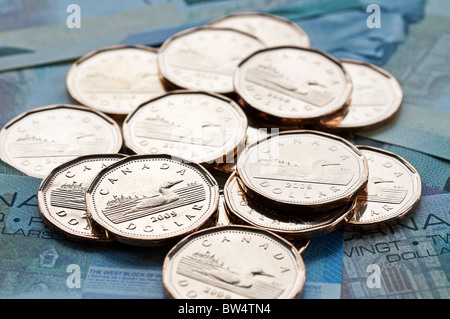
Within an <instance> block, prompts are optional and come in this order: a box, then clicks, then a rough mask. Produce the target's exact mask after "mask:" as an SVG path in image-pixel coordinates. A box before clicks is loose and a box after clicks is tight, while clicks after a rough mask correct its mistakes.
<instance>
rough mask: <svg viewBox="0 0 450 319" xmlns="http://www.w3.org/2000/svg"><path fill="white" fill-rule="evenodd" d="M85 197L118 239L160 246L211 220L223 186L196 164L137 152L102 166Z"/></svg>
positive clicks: (95, 216) (97, 219)
mask: <svg viewBox="0 0 450 319" xmlns="http://www.w3.org/2000/svg"><path fill="white" fill-rule="evenodd" d="M86 197H87V210H88V216H89V217H90V218H92V220H93V221H94V222H96V223H97V224H99V225H100V226H102V227H103V228H105V229H106V230H107V231H108V232H109V233H110V234H111V236H113V237H114V238H115V239H116V240H118V241H120V242H123V243H125V244H129V245H137V246H158V245H165V244H168V243H169V242H172V241H174V240H179V239H180V237H181V236H185V235H187V234H189V233H191V232H194V231H196V230H198V229H200V228H201V227H203V226H204V225H205V224H208V223H209V222H210V219H211V218H212V217H213V215H214V214H215V213H216V211H217V206H218V201H219V187H218V185H217V182H216V181H215V180H214V178H213V177H212V176H211V175H210V174H209V173H208V171H206V170H205V169H204V168H203V167H202V166H200V165H198V164H195V163H183V162H182V161H181V160H179V159H175V158H173V157H170V156H168V155H134V156H129V157H127V158H125V159H123V160H120V161H118V162H116V163H114V164H112V165H110V166H108V167H107V168H105V169H103V170H102V171H101V172H100V173H99V174H98V175H97V177H96V178H95V179H94V180H93V182H92V183H91V185H90V187H89V189H88V191H87V195H86ZM208 225H209V224H208Z"/></svg>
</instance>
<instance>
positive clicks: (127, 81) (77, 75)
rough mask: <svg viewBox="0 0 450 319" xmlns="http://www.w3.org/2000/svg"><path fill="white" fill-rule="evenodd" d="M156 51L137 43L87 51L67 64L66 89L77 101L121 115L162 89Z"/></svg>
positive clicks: (163, 90) (158, 93)
mask: <svg viewBox="0 0 450 319" xmlns="http://www.w3.org/2000/svg"><path fill="white" fill-rule="evenodd" d="M157 52H158V51H157V50H156V49H154V48H151V47H146V46H140V45H133V46H132V45H117V46H110V47H107V48H104V49H101V50H98V51H94V52H91V53H89V54H87V55H85V56H84V57H82V58H80V59H79V60H77V61H76V62H75V63H74V64H73V65H72V67H71V68H70V70H69V72H68V74H67V78H66V84H67V89H68V91H69V93H70V95H71V96H72V98H73V99H74V100H75V101H77V103H80V104H82V105H86V106H89V107H92V108H94V109H96V110H99V111H102V112H105V113H107V114H111V115H121V116H125V115H127V114H128V113H130V112H131V111H132V110H134V109H135V108H136V107H137V106H138V105H140V104H141V103H143V102H145V101H147V100H150V99H151V98H153V97H155V96H158V95H160V94H163V93H165V92H166V91H165V89H164V87H163V85H162V83H161V81H160V79H159V72H158V63H157Z"/></svg>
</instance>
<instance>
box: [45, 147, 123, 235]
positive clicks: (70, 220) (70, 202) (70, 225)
mask: <svg viewBox="0 0 450 319" xmlns="http://www.w3.org/2000/svg"><path fill="white" fill-rule="evenodd" d="M125 156H126V155H122V154H95V155H94V154H93V155H85V156H80V157H77V158H75V159H73V160H71V161H68V162H66V163H64V164H62V165H60V166H58V167H56V168H55V169H54V170H53V171H52V172H51V173H50V174H49V175H48V176H47V177H46V178H45V179H44V180H43V181H42V183H41V185H40V187H39V189H38V205H39V211H40V213H41V216H42V217H43V220H44V222H45V223H46V224H47V225H48V226H49V227H50V228H51V229H53V230H55V231H56V232H58V233H59V234H62V236H64V237H66V238H69V239H72V240H74V241H83V242H90V243H104V242H110V241H112V239H111V237H110V236H109V234H108V232H107V231H105V230H104V229H103V228H100V227H96V226H95V225H93V224H92V223H91V221H90V220H89V219H88V217H87V214H86V199H85V196H86V191H87V189H88V187H89V185H90V183H91V181H92V180H93V179H94V177H95V176H96V175H97V174H98V173H99V172H100V170H102V169H103V168H105V167H107V166H109V165H110V164H112V163H115V162H116V161H118V160H120V159H122V158H124V157H125Z"/></svg>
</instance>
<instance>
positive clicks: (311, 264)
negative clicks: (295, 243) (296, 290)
mask: <svg viewBox="0 0 450 319" xmlns="http://www.w3.org/2000/svg"><path fill="white" fill-rule="evenodd" d="M343 240H344V232H343V231H340V230H336V231H333V232H331V233H329V234H326V235H324V236H320V237H317V238H312V239H311V242H310V244H309V245H308V247H307V248H306V250H305V251H304V252H303V253H302V257H303V261H304V262H305V266H306V282H305V286H304V288H303V292H302V294H301V296H300V298H302V299H339V298H341V283H342V255H343V249H344V242H343Z"/></svg>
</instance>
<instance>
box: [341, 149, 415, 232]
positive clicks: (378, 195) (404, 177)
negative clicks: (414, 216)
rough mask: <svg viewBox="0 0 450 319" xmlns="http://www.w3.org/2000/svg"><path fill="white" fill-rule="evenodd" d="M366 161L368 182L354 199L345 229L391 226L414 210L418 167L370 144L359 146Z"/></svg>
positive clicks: (371, 228)
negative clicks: (353, 209)
mask: <svg viewBox="0 0 450 319" xmlns="http://www.w3.org/2000/svg"><path fill="white" fill-rule="evenodd" d="M358 148H359V150H360V151H361V152H362V153H363V154H364V155H365V156H366V158H367V162H368V164H369V181H368V183H367V187H366V189H365V191H364V192H362V193H361V194H360V195H359V196H358V198H357V200H358V207H357V210H356V213H355V215H354V217H353V218H352V219H351V220H350V221H348V222H347V224H346V229H348V230H373V229H375V228H378V227H383V226H386V225H394V224H396V223H398V222H400V221H402V220H404V219H405V218H407V217H408V216H410V214H411V213H412V212H413V211H414V209H415V208H416V207H417V205H418V204H419V201H420V198H421V196H422V182H421V178H420V175H419V173H418V172H417V170H416V169H415V168H414V167H413V166H412V165H411V164H410V163H409V162H407V161H406V160H405V159H403V158H402V157H401V156H399V155H397V154H394V153H392V152H389V151H386V150H383V149H380V148H376V147H372V146H358Z"/></svg>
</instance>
